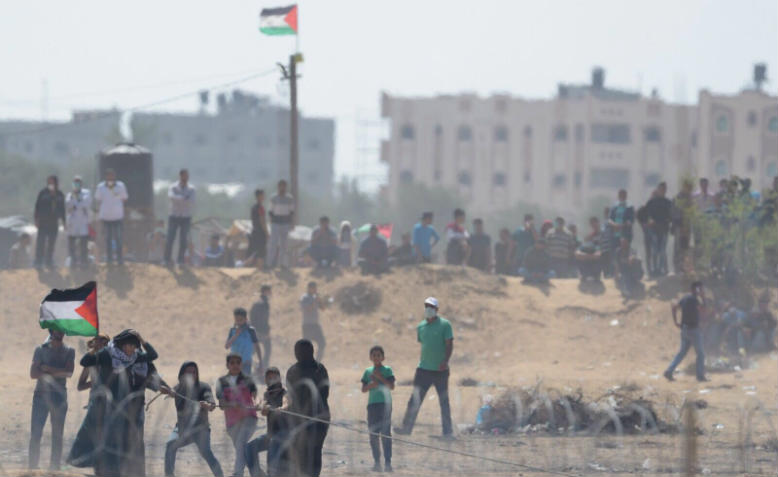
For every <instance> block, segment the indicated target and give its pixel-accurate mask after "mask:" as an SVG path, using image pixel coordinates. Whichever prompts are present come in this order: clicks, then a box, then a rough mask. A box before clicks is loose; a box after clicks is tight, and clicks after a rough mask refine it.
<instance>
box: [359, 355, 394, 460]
mask: <svg viewBox="0 0 778 477" xmlns="http://www.w3.org/2000/svg"><path fill="white" fill-rule="evenodd" d="M370 361H372V362H373V366H370V367H369V368H367V369H365V372H364V373H362V392H363V393H370V394H368V397H367V428H368V430H369V431H370V432H372V434H370V450H371V451H372V452H373V471H374V472H381V445H383V448H384V468H383V471H384V472H391V471H392V391H393V390H394V372H392V368H390V367H389V366H384V348H382V347H381V346H373V347H372V348H370ZM376 434H381V437H380V439H379V437H378V436H377V435H376ZM379 440H380V442H379Z"/></svg>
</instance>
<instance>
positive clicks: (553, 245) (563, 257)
mask: <svg viewBox="0 0 778 477" xmlns="http://www.w3.org/2000/svg"><path fill="white" fill-rule="evenodd" d="M555 224H556V227H555V228H554V231H553V232H551V233H549V234H548V236H547V237H546V248H547V253H548V256H549V257H551V270H553V271H554V274H555V275H556V277H557V278H567V277H568V276H570V270H569V267H570V262H571V260H572V257H573V253H574V251H575V242H574V241H573V237H572V235H570V234H569V233H567V231H566V230H565V219H563V218H562V217H557V218H556V221H555Z"/></svg>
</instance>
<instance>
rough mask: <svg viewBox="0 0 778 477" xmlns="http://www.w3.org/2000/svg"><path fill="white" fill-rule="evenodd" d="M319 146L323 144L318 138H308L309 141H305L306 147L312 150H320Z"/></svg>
mask: <svg viewBox="0 0 778 477" xmlns="http://www.w3.org/2000/svg"><path fill="white" fill-rule="evenodd" d="M319 146H321V143H320V142H319V140H318V139H316V138H312V139H308V141H306V142H305V147H307V148H308V149H309V150H311V151H318V150H319Z"/></svg>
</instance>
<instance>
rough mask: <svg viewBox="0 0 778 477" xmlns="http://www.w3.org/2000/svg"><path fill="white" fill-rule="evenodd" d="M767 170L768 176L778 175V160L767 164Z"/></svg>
mask: <svg viewBox="0 0 778 477" xmlns="http://www.w3.org/2000/svg"><path fill="white" fill-rule="evenodd" d="M765 172H766V173H767V177H775V176H778V162H776V161H773V162H770V163H769V164H767V167H766V168H765Z"/></svg>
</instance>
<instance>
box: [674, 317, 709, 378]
mask: <svg viewBox="0 0 778 477" xmlns="http://www.w3.org/2000/svg"><path fill="white" fill-rule="evenodd" d="M692 346H694V351H695V352H696V353H697V379H704V378H705V351H704V350H703V348H702V333H701V332H700V329H699V328H687V327H685V326H684V327H682V328H681V349H680V350H679V351H678V354H677V355H675V358H674V359H673V362H672V363H670V367H668V368H667V371H666V372H667V373H668V374H673V371H675V368H677V367H678V365H679V364H681V361H682V360H683V358H684V357H685V356H686V353H688V352H689V349H690V348H691V347H692Z"/></svg>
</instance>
